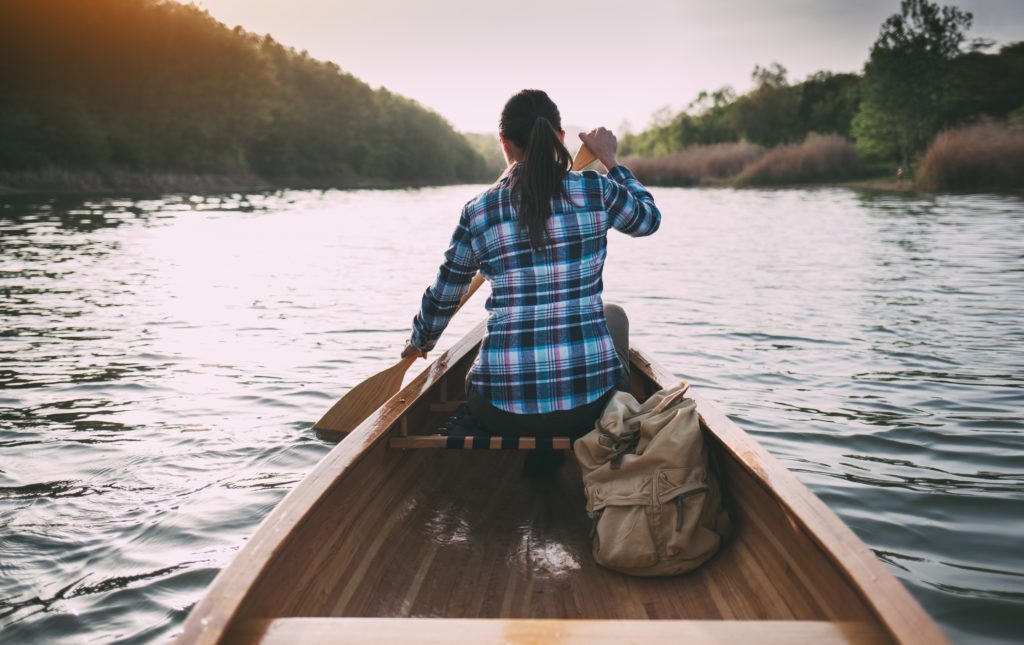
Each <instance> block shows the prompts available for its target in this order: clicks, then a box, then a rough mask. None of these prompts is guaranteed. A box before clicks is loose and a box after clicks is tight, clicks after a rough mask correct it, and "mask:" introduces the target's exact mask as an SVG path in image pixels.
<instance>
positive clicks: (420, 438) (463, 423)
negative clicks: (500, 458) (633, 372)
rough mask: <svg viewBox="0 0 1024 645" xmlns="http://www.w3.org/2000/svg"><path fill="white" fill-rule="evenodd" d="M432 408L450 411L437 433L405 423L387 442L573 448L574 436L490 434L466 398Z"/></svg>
mask: <svg viewBox="0 0 1024 645" xmlns="http://www.w3.org/2000/svg"><path fill="white" fill-rule="evenodd" d="M431 411H432V412H451V415H450V416H449V417H448V418H447V420H445V421H444V422H443V423H442V424H441V425H440V426H439V427H438V433H437V434H429V435H410V434H409V433H408V428H407V427H406V426H404V425H403V426H401V427H400V428H399V436H397V437H392V438H391V439H390V440H388V446H390V447H391V448H398V449H401V450H415V449H423V448H447V449H449V450H570V449H571V448H572V438H571V437H549V436H544V437H539V436H534V437H531V436H521V437H505V436H499V435H492V434H487V433H486V432H485V431H484V430H483V428H481V427H480V425H479V424H478V423H477V422H476V421H475V420H474V419H473V418H472V417H471V416H470V415H469V411H468V410H467V408H466V402H465V401H449V402H446V403H443V404H437V405H433V406H431Z"/></svg>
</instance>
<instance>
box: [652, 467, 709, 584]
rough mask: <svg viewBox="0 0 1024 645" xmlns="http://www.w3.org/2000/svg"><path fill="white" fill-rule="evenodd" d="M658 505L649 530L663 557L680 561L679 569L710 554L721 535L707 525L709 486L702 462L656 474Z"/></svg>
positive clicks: (698, 562) (687, 566)
mask: <svg viewBox="0 0 1024 645" xmlns="http://www.w3.org/2000/svg"><path fill="white" fill-rule="evenodd" d="M657 489H658V490H657V492H658V506H656V507H655V512H654V513H652V522H651V524H652V533H653V535H654V539H655V542H656V543H657V546H658V552H659V554H661V555H662V557H663V558H666V559H672V560H675V561H677V562H679V571H687V570H689V569H693V568H695V567H697V566H698V565H699V564H700V563H702V562H704V561H705V560H707V559H708V558H710V557H711V556H712V555H713V554H714V553H715V552H716V551H717V550H718V547H719V545H720V544H721V537H720V536H719V535H718V533H716V532H714V531H713V530H711V528H709V527H708V526H706V524H707V521H706V518H705V515H706V514H707V513H706V512H705V511H706V509H708V508H709V503H711V502H714V500H713V499H710V497H714V496H713V495H711V488H710V487H709V484H708V472H707V469H705V468H704V467H703V466H696V467H692V468H665V469H662V470H660V471H659V472H658V477H657Z"/></svg>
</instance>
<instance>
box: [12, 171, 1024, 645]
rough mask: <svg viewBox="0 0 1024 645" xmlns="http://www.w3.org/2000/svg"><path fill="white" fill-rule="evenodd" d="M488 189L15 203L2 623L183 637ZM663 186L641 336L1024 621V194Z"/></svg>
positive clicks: (915, 578) (447, 536) (981, 627)
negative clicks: (319, 428) (467, 210)
mask: <svg viewBox="0 0 1024 645" xmlns="http://www.w3.org/2000/svg"><path fill="white" fill-rule="evenodd" d="M476 190H477V188H476V187H465V186H462V187H446V188H433V189H423V190H413V191H323V192H319V191H281V192H275V193H264V194H252V195H241V194H232V195H211V196H197V195H176V196H166V197H162V198H151V199H150V198H146V199H88V200H81V199H76V198H64V197H61V198H51V199H41V198H31V197H25V198H8V199H7V201H6V202H3V203H0V253H2V257H3V258H4V260H3V264H2V266H0V316H2V318H3V320H4V325H2V326H0V553H2V554H3V557H2V558H0V630H2V633H3V637H4V640H5V641H8V642H21V641H31V640H38V639H40V638H44V639H46V640H48V641H67V642H79V641H82V640H90V641H93V640H101V641H109V640H114V639H131V640H134V641H139V642H148V641H163V640H166V639H167V638H168V637H169V636H170V635H172V634H173V633H174V632H175V630H176V629H178V628H179V627H180V625H181V623H182V621H183V620H184V619H185V616H186V615H187V612H188V610H189V609H190V607H191V606H192V605H193V604H194V603H195V602H196V601H197V600H198V599H199V598H200V597H201V595H202V593H203V591H204V590H205V588H206V587H207V585H209V583H210V582H211V581H212V579H213V577H214V576H215V575H216V572H217V571H218V570H219V569H220V568H221V567H223V566H224V565H225V564H226V563H227V562H228V561H229V560H230V558H231V557H232V556H233V554H234V553H235V552H236V550H237V549H238V548H239V546H240V545H241V544H242V543H243V542H244V540H245V539H246V538H247V537H248V536H249V535H250V534H251V533H252V531H253V530H254V528H255V526H256V525H257V524H258V523H259V522H260V520H261V519H262V518H263V517H264V516H265V515H266V513H267V512H269V510H270V509H271V508H273V507H274V505H275V504H276V503H277V502H278V501H280V499H281V498H282V497H283V496H284V495H285V494H286V493H287V491H288V490H289V489H291V488H292V487H293V486H294V485H295V484H296V482H298V481H299V480H300V479H301V478H302V477H303V475H304V474H305V473H307V472H308V471H309V470H310V468H311V467H312V465H313V464H315V463H316V461H317V460H319V459H320V458H321V457H322V456H323V455H324V454H326V452H327V451H328V450H329V449H330V445H329V444H326V443H323V442H321V441H319V440H318V439H317V438H316V436H315V434H314V433H312V431H311V429H310V427H311V424H312V422H313V421H315V420H316V418H317V417H318V416H319V415H320V413H322V412H323V411H324V410H325V409H326V408H327V407H328V406H329V405H330V404H331V403H332V402H333V401H334V400H335V399H336V398H337V397H338V396H339V395H340V394H342V393H343V392H344V391H346V390H347V389H348V388H350V387H352V386H353V385H355V384H356V383H358V382H359V381H360V380H361V379H362V378H363V377H364V376H365V375H367V374H371V373H374V372H376V371H379V370H380V369H383V368H385V367H388V366H390V365H391V364H393V360H394V356H395V354H396V352H397V351H398V348H399V347H400V345H401V343H402V341H403V340H404V336H405V334H406V333H407V324H408V323H409V321H410V320H411V316H412V314H413V313H414V312H415V311H416V308H417V307H418V304H419V298H420V294H422V290H423V287H424V286H425V283H426V281H427V280H429V279H430V277H431V276H433V275H434V274H435V272H436V269H437V263H438V261H439V260H440V255H441V251H442V250H443V249H444V248H445V246H446V244H447V242H448V237H449V235H450V233H451V228H452V226H453V225H454V222H455V218H456V217H457V214H458V210H459V208H460V206H461V205H462V204H463V203H464V202H465V200H466V199H468V198H469V197H470V196H472V194H473V193H474V192H475V191H476ZM655 195H656V198H657V200H658V202H659V205H660V206H661V209H662V212H663V215H664V220H663V224H662V229H661V230H660V231H659V233H658V234H657V235H655V236H653V237H651V238H645V239H641V240H634V239H627V238H625V237H622V236H613V237H611V238H610V240H609V264H608V268H607V271H606V275H605V278H606V280H605V283H606V297H607V299H608V300H611V301H615V302H617V303H619V304H622V305H623V306H624V307H625V308H626V310H627V312H628V313H629V315H630V318H631V328H632V333H633V336H634V339H635V340H636V341H637V342H638V343H639V344H641V345H642V346H644V347H646V348H648V349H649V350H651V351H652V352H653V353H655V354H656V355H657V356H658V357H659V358H660V359H661V360H662V361H663V362H664V363H666V364H667V366H668V367H670V368H671V369H672V370H674V371H675V372H677V373H678V374H680V375H681V376H685V377H686V378H688V379H690V380H691V381H692V382H693V383H694V384H695V385H697V386H700V387H701V389H702V390H703V391H705V392H707V393H708V394H709V395H710V396H712V397H713V398H715V399H717V400H718V401H719V402H720V403H721V404H722V406H723V407H724V408H726V409H727V410H729V412H730V414H731V415H732V416H733V418H735V419H736V420H737V422H739V423H740V424H741V425H742V426H743V427H744V428H746V429H747V430H748V431H750V432H751V433H753V434H754V435H755V436H756V437H757V439H758V440H759V441H760V442H762V443H763V444H764V445H765V447H766V448H768V449H769V450H770V451H771V452H772V453H773V454H775V455H777V456H778V457H779V458H780V459H781V460H782V461H783V462H784V463H785V464H786V465H787V466H788V467H789V468H790V469H792V470H793V471H794V472H795V473H796V474H797V476H798V477H799V478H800V479H801V480H802V481H804V482H805V483H806V484H808V485H809V486H810V487H811V488H812V489H813V490H814V491H815V493H816V494H818V495H819V496H820V497H821V498H822V499H823V500H824V501H825V503H826V504H828V505H829V506H830V507H831V508H833V509H834V510H835V511H836V512H837V513H838V514H839V515H840V516H841V517H842V518H843V520H844V521H846V522H847V523H848V524H849V525H850V526H851V527H852V528H853V530H854V531H855V532H856V533H857V534H858V535H859V536H860V537H861V538H862V539H863V540H864V541H865V542H866V543H867V544H868V545H869V547H871V548H872V549H873V550H874V552H875V553H876V554H877V555H878V557H879V558H881V559H882V560H883V562H885V563H886V564H887V566H889V567H890V568H891V569H892V571H893V572H894V573H895V574H896V575H897V576H898V577H899V578H900V579H901V580H902V581H903V583H904V584H905V585H906V586H907V587H908V588H909V589H910V591H911V592H912V593H913V594H914V595H915V596H916V597H917V598H918V599H919V600H920V602H921V603H922V604H923V605H924V607H925V608H926V609H927V610H928V611H929V612H930V613H931V614H932V615H933V616H934V617H935V618H936V620H937V621H939V623H940V624H941V625H942V627H943V628H944V629H945V630H946V631H947V633H949V634H950V635H951V636H952V637H953V638H954V639H955V640H958V641H963V642H972V643H974V642H984V641H986V640H988V641H993V642H994V641H998V640H1000V639H1002V640H1006V639H1010V638H1014V637H1016V636H1017V635H1019V634H1020V633H1022V632H1024V622H1022V619H1021V617H1022V616H1024V569H1022V567H1021V563H1022V562H1024V546H1022V544H1024V543H1022V541H1021V539H1020V536H1022V535H1024V421H1022V417H1021V414H1020V411H1021V410H1022V409H1024V351H1022V350H1024V316H1022V315H1021V312H1022V311H1024V283H1022V282H1021V281H1020V280H1019V278H1018V276H1019V275H1020V274H1021V272H1024V247H1022V245H1024V242H1022V240H1024V204H1022V202H1021V201H1020V200H1019V199H1017V198H1012V197H998V196H988V195H979V196H937V197H924V196H904V195H878V194H871V193H858V192H852V191H847V190H840V189H820V190H771V191H755V190H749V191H733V190H681V189H658V190H656V191H655ZM368 213H373V217H367V214H368ZM381 222H386V225H381ZM483 299H484V297H481V296H477V298H476V300H475V302H476V304H473V305H471V306H469V307H468V310H469V312H470V313H468V314H467V315H462V316H459V317H457V318H456V320H455V322H454V323H453V326H452V328H450V331H449V332H448V333H447V334H446V336H445V338H444V339H443V341H442V346H441V347H439V350H441V349H443V348H444V346H446V344H448V343H450V342H452V341H453V340H455V339H457V338H458V337H459V336H460V335H461V334H462V333H464V332H465V331H466V330H468V329H469V328H470V327H471V326H472V325H474V324H475V323H476V321H477V320H478V319H479V317H480V316H481V311H482V309H481V307H480V304H479V303H480V302H482V301H483ZM436 528H437V534H438V537H437V539H439V540H442V539H443V540H461V539H464V538H465V536H464V535H463V531H462V528H461V527H459V526H457V525H450V526H449V525H447V524H445V525H439V526H438V527H436ZM542 546H543V545H542ZM549 547H550V548H549ZM556 547H557V545H553V546H552V545H547V546H545V547H544V549H547V550H544V549H541V550H540V551H537V553H529V554H526V555H528V556H529V557H530V558H533V559H535V560H537V562H540V563H541V564H544V563H548V564H550V563H551V562H555V561H558V562H561V561H560V560H559V558H562V556H563V555H564V554H561V553H559V552H558V551H557V548H556ZM524 553H525V552H524ZM562 564H564V563H562ZM562 564H558V566H559V567H561V566H562ZM545 566H547V565H545Z"/></svg>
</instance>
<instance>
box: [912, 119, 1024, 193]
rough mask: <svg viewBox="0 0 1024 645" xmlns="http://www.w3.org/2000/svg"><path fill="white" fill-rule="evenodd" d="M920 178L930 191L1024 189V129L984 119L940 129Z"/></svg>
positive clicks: (918, 177) (922, 165) (922, 166)
mask: <svg viewBox="0 0 1024 645" xmlns="http://www.w3.org/2000/svg"><path fill="white" fill-rule="evenodd" d="M917 180H918V183H919V185H920V186H921V187H922V188H926V189H929V190H979V189H1009V190H1024V130H1020V129H1017V128H1014V127H1011V126H1009V125H1006V124H1003V123H998V122H995V121H985V122H982V123H976V124H974V125H968V126H963V127H960V128H955V129H952V130H946V131H945V132H940V133H939V134H938V135H937V136H936V137H935V141H933V142H932V145H931V147H929V148H928V151H927V152H926V153H925V155H924V158H923V159H922V160H921V164H920V165H919V166H918V169H917Z"/></svg>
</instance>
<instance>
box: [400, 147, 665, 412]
mask: <svg viewBox="0 0 1024 645" xmlns="http://www.w3.org/2000/svg"><path fill="white" fill-rule="evenodd" d="M521 171H522V164H514V165H512V166H510V167H509V169H508V171H507V172H506V173H505V174H504V175H503V176H502V177H501V178H500V179H499V180H498V181H497V182H496V183H495V184H494V185H493V186H491V187H490V188H489V189H488V190H486V191H484V192H483V193H481V194H480V195H479V196H477V197H476V198H475V199H473V200H471V201H470V202H469V203H468V204H466V206H465V207H464V208H463V211H462V215H461V217H460V220H459V226H458V228H457V229H456V231H455V234H454V236H453V238H452V244H451V246H450V247H449V249H448V251H447V253H446V254H445V257H446V262H445V265H443V266H442V268H441V271H440V273H439V275H438V284H437V285H436V286H440V287H441V288H440V292H439V293H438V295H439V296H440V297H439V298H438V299H437V301H436V305H437V307H436V308H435V307H424V309H423V311H422V312H421V316H420V317H418V318H417V322H418V323H420V324H419V325H417V324H414V329H415V330H416V331H419V329H420V328H422V329H423V331H424V332H426V331H427V330H428V329H429V328H434V327H436V326H437V323H438V322H440V321H439V320H436V319H435V316H440V317H444V316H445V315H446V314H447V315H448V316H449V317H450V314H449V312H448V307H445V306H444V303H443V302H442V301H444V300H446V298H445V297H444V295H445V294H444V292H445V291H446V288H445V287H444V286H441V285H443V283H446V282H460V281H461V280H464V279H465V278H466V276H467V275H468V277H469V278H471V277H472V272H473V271H475V270H476V269H479V270H480V272H481V273H482V274H483V275H484V277H486V278H487V279H488V280H489V281H490V282H491V287H492V288H491V297H490V298H489V299H488V301H487V305H486V306H487V309H488V311H489V312H490V317H489V319H488V323H487V329H488V333H487V336H486V337H485V339H484V342H483V346H482V347H481V350H480V354H479V358H478V362H477V364H476V365H474V368H473V372H472V384H473V387H474V388H476V389H477V391H478V392H479V393H480V395H482V396H483V397H484V398H486V399H487V400H489V401H490V402H491V403H492V404H493V405H494V406H496V407H498V408H500V409H502V410H505V411H507V412H512V413H516V414H543V413H548V412H553V411H559V410H569V409H573V408H578V407H580V406H583V405H586V404H588V403H591V402H592V401H594V400H595V399H597V398H598V397H600V396H601V395H602V394H604V393H606V392H607V391H608V390H610V389H611V388H612V387H614V385H615V383H616V381H617V380H618V378H619V374H620V373H621V370H622V369H623V367H622V365H621V363H620V359H619V358H618V356H617V354H616V351H615V347H614V345H613V343H612V339H611V337H610V335H609V333H608V328H607V325H606V323H605V318H604V310H603V303H602V300H601V292H602V286H603V285H602V278H601V274H602V270H603V268H604V260H605V256H606V245H607V237H606V235H607V232H608V230H609V228H613V227H614V228H616V229H618V230H620V231H622V232H624V233H627V234H629V235H633V236H643V235H649V234H651V233H653V232H655V231H656V230H657V228H658V225H659V223H660V213H659V212H658V209H657V207H656V206H655V205H654V200H653V198H652V197H651V195H650V193H648V192H647V190H646V189H645V188H644V187H643V186H642V185H641V184H640V183H639V182H638V181H637V180H636V178H635V177H634V176H633V174H632V173H631V172H630V171H629V170H627V169H626V168H624V167H623V166H615V167H614V168H612V170H611V171H610V172H609V174H608V175H607V176H604V175H600V174H598V173H596V172H583V173H578V172H569V173H568V174H567V175H566V176H565V179H564V181H563V188H564V191H563V192H562V194H560V195H556V196H555V197H553V198H552V200H551V213H550V216H549V217H548V219H547V221H546V225H545V243H544V245H543V246H542V247H541V248H539V249H538V248H536V247H535V246H534V245H533V244H532V243H531V240H530V238H529V235H528V234H527V231H525V230H524V227H523V226H522V224H521V219H520V217H519V212H518V211H519V206H518V200H517V196H516V194H515V186H516V180H517V178H518V177H517V175H518V173H520V172H521ZM435 291H437V288H435ZM425 304H426V298H425ZM432 314H434V315H432ZM444 322H447V320H445V321H444ZM442 328H443V326H442ZM428 335H429V334H427V333H423V334H422V335H421V338H419V339H418V338H417V335H416V333H414V337H413V342H414V343H417V341H420V342H423V341H426V340H427V339H428Z"/></svg>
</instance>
